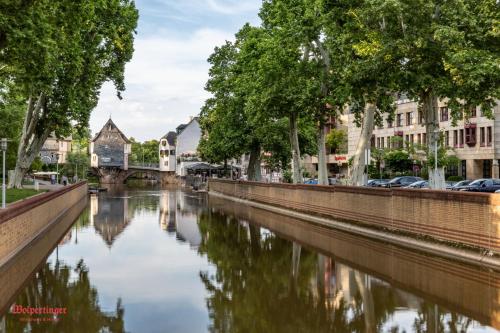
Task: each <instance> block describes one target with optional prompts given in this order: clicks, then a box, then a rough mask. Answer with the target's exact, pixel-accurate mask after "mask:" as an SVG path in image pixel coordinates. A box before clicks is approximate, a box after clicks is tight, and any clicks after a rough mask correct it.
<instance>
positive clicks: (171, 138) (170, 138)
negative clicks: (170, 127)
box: [162, 131, 177, 146]
mask: <svg viewBox="0 0 500 333" xmlns="http://www.w3.org/2000/svg"><path fill="white" fill-rule="evenodd" d="M162 139H167V142H168V144H169V145H170V146H175V140H176V139H177V133H175V132H173V131H170V132H168V133H167V134H165V135H164V136H163V137H162Z"/></svg>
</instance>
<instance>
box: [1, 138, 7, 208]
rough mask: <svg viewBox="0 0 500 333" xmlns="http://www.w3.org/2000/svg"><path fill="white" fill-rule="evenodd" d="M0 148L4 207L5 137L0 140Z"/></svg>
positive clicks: (3, 206) (3, 203)
mask: <svg viewBox="0 0 500 333" xmlns="http://www.w3.org/2000/svg"><path fill="white" fill-rule="evenodd" d="M0 150H2V208H5V206H6V205H5V200H6V190H5V153H6V152H7V139H6V138H3V139H2V140H0Z"/></svg>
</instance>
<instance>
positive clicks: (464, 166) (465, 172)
mask: <svg viewBox="0 0 500 333" xmlns="http://www.w3.org/2000/svg"><path fill="white" fill-rule="evenodd" d="M461 169H462V177H463V178H464V179H467V161H466V160H462V168H461Z"/></svg>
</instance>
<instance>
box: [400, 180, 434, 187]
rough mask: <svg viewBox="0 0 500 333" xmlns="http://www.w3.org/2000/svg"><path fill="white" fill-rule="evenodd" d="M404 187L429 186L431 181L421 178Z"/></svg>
mask: <svg viewBox="0 0 500 333" xmlns="http://www.w3.org/2000/svg"><path fill="white" fill-rule="evenodd" d="M404 188H429V182H428V181H427V180H419V181H416V182H414V183H411V184H410V185H407V186H405V187H404Z"/></svg>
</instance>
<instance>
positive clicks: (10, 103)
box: [0, 79, 26, 173]
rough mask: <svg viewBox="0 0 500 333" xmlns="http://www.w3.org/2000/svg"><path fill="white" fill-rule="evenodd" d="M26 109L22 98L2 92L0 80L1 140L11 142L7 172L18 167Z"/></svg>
mask: <svg viewBox="0 0 500 333" xmlns="http://www.w3.org/2000/svg"><path fill="white" fill-rule="evenodd" d="M6 89H7V88H6ZM25 107H26V106H25V104H24V101H23V99H22V97H20V96H16V95H14V94H8V92H7V91H5V90H3V91H2V84H1V79H0V119H1V121H0V138H7V139H9V140H11V141H10V142H9V143H8V146H7V154H6V160H7V165H6V167H5V168H6V170H12V169H13V168H14V167H15V165H16V157H17V148H18V145H19V138H20V136H21V127H22V124H23V117H24V112H25ZM0 173H1V170H0Z"/></svg>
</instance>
